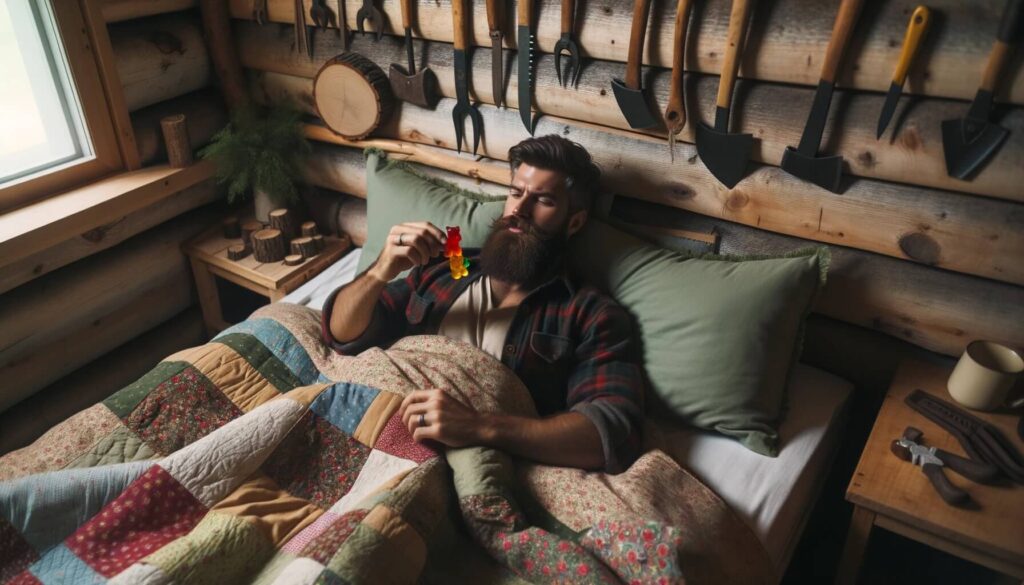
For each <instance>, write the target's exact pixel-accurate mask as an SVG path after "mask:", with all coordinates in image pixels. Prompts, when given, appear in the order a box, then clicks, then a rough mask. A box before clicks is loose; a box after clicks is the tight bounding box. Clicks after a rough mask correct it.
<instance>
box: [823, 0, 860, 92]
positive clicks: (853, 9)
mask: <svg viewBox="0 0 1024 585" xmlns="http://www.w3.org/2000/svg"><path fill="white" fill-rule="evenodd" d="M863 3H864V0H843V3H842V4H840V5H839V14H837V15H836V22H835V24H834V25H833V26H832V38H831V40H829V42H828V50H827V51H825V62H824V63H823V64H822V66H821V80H822V81H827V82H829V83H835V81H836V70H837V69H839V62H840V61H841V60H842V59H843V51H844V50H845V49H846V45H847V43H848V42H849V40H850V37H851V36H852V35H853V27H854V25H856V24H857V15H858V14H859V13H860V7H861V4H863Z"/></svg>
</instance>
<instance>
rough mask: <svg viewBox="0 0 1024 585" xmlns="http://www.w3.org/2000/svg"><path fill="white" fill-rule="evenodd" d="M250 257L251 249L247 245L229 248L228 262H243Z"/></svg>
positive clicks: (236, 245) (234, 245) (235, 245)
mask: <svg viewBox="0 0 1024 585" xmlns="http://www.w3.org/2000/svg"><path fill="white" fill-rule="evenodd" d="M248 255H249V248H246V247H245V244H233V245H231V246H228V260H241V259H242V258H245V257H246V256H248Z"/></svg>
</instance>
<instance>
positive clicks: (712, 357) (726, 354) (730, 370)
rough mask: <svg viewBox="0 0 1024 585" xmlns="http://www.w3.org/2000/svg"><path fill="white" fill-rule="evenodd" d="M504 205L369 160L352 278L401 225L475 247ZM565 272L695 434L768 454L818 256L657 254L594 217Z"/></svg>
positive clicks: (774, 445) (820, 265)
mask: <svg viewBox="0 0 1024 585" xmlns="http://www.w3.org/2000/svg"><path fill="white" fill-rule="evenodd" d="M502 209H503V202H502V198H494V197H491V196H487V195H483V194H481V193H471V192H468V191H464V190H462V189H460V188H458V187H457V186H455V185H452V184H450V183H447V182H444V181H439V180H436V179H433V178H429V177H426V176H424V175H422V174H420V173H418V172H416V171H415V169H414V167H412V166H411V165H407V164H405V163H401V162H399V163H389V162H388V161H387V159H386V157H384V156H383V155H382V154H380V153H378V152H375V151H369V152H368V154H367V223H368V229H367V243H366V246H364V248H363V256H362V259H361V267H360V269H362V268H364V267H365V266H368V265H369V264H370V263H371V262H372V261H373V260H374V259H375V258H376V257H377V255H378V254H379V253H380V249H381V247H382V246H383V239H384V237H386V235H387V233H388V230H389V229H390V228H391V226H393V225H394V224H396V223H399V222H403V221H416V220H428V221H431V222H433V223H434V224H435V225H437V226H441V227H443V226H445V225H458V226H461V228H462V235H463V241H462V243H463V245H464V246H465V247H467V248H470V247H479V246H480V245H482V244H483V242H484V240H485V239H486V235H487V231H488V230H489V228H490V225H491V222H492V220H493V219H494V218H495V217H497V216H498V215H500V214H501V212H502ZM569 264H570V269H571V270H572V272H573V273H574V274H576V275H577V276H578V277H579V278H581V279H582V280H583V281H584V282H587V283H589V284H592V285H594V286H596V287H598V288H599V289H601V290H604V291H606V292H607V293H608V294H610V295H611V296H612V297H614V298H615V299H616V300H617V301H618V302H620V303H621V304H622V305H623V306H625V307H626V308H627V309H629V311H630V312H631V313H632V314H633V315H634V317H635V318H636V320H637V323H638V324H639V327H640V334H641V338H642V344H643V355H644V365H645V368H646V370H647V374H648V376H649V378H650V381H651V385H652V388H653V390H654V391H655V392H656V393H657V394H658V396H659V397H660V399H661V401H662V402H664V403H665V404H666V405H667V406H668V407H669V408H671V409H672V411H673V412H674V413H675V414H676V415H678V416H680V417H682V418H683V419H684V420H686V421H688V422H689V423H691V424H693V425H694V426H697V427H700V428H703V429H708V430H714V431H717V432H720V433H722V434H725V435H729V436H732V437H735V438H737V439H738V440H739V441H740V442H741V443H743V445H745V446H746V447H747V448H749V449H751V450H752V451H755V452H757V453H761V454H764V455H771V456H774V455H776V454H777V453H778V432H777V429H778V424H779V422H780V420H781V418H782V415H783V411H784V405H785V389H786V384H787V382H788V378H789V372H790V370H791V368H792V365H793V363H794V362H795V361H796V359H797V357H798V356H799V353H800V343H801V333H802V327H803V322H804V318H805V317H806V315H807V313H808V311H809V309H810V305H811V301H812V299H813V296H814V294H815V292H816V291H817V290H818V288H819V287H820V286H821V285H822V284H823V283H824V276H825V272H826V270H827V265H828V249H827V248H814V249H808V250H800V251H796V252H793V253H791V254H788V255H786V256H785V257H756V258H736V257H726V256H704V257H694V256H693V255H689V254H683V253H680V252H676V251H672V250H667V249H664V248H661V247H657V246H653V245H650V244H647V243H646V242H644V241H642V240H640V239H638V238H636V237H633V236H631V235H629V234H626V233H624V232H622V231H621V230H619V229H616V228H615V227H612V226H611V225H609V224H607V223H605V222H603V221H601V220H599V219H596V218H592V219H591V220H590V221H588V222H587V225H586V227H584V229H583V230H582V231H581V232H580V233H579V234H577V235H576V236H575V237H574V238H573V239H572V242H571V246H570V257H569Z"/></svg>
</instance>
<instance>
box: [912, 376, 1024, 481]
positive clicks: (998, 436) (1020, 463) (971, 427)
mask: <svg viewBox="0 0 1024 585" xmlns="http://www.w3.org/2000/svg"><path fill="white" fill-rule="evenodd" d="M905 401H906V403H907V406H909V407H910V408H913V409H914V410H916V411H917V412H919V413H921V414H922V415H924V416H925V417H926V418H928V420H930V421H932V422H934V423H935V424H937V425H939V426H940V427H942V428H943V429H945V430H946V431H947V432H949V434H951V435H953V437H955V438H956V440H957V441H959V442H960V446H961V447H963V448H964V452H965V453H967V455H969V456H970V457H971V458H972V459H976V460H978V461H985V462H987V463H990V464H992V465H994V466H996V467H997V468H998V469H999V470H1000V472H1002V474H1003V475H1005V476H1006V477H1007V478H1009V479H1010V480H1011V481H1013V482H1016V483H1018V484H1022V485H1024V455H1022V454H1021V452H1020V451H1019V450H1018V449H1017V448H1016V447H1015V446H1014V445H1013V443H1011V442H1010V440H1009V439H1007V438H1006V437H1005V436H1004V435H1003V434H1002V433H1001V432H1000V431H999V429H998V428H997V427H996V426H995V425H992V424H990V423H987V422H985V421H983V420H981V419H979V418H978V417H976V416H974V415H972V414H970V413H968V412H967V411H965V410H964V409H962V408H959V407H958V406H955V405H953V404H951V403H949V402H946V401H945V400H942V399H941V398H937V397H935V396H933V395H931V394H929V393H927V392H925V391H924V390H921V389H917V390H914V391H913V392H911V393H910V395H909V396H907V398H906V400H905Z"/></svg>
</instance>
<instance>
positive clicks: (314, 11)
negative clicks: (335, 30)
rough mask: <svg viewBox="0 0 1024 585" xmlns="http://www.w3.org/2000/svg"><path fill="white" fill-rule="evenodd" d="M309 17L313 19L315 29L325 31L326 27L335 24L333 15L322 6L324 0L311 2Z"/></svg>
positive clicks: (324, 5)
mask: <svg viewBox="0 0 1024 585" xmlns="http://www.w3.org/2000/svg"><path fill="white" fill-rule="evenodd" d="M309 15H310V16H311V17H313V24H314V25H316V28H322V29H324V30H327V27H328V26H330V25H332V24H334V23H335V19H334V13H333V12H331V9H330V8H328V7H327V5H326V4H324V0H313V5H312V6H311V7H310V8H309Z"/></svg>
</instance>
